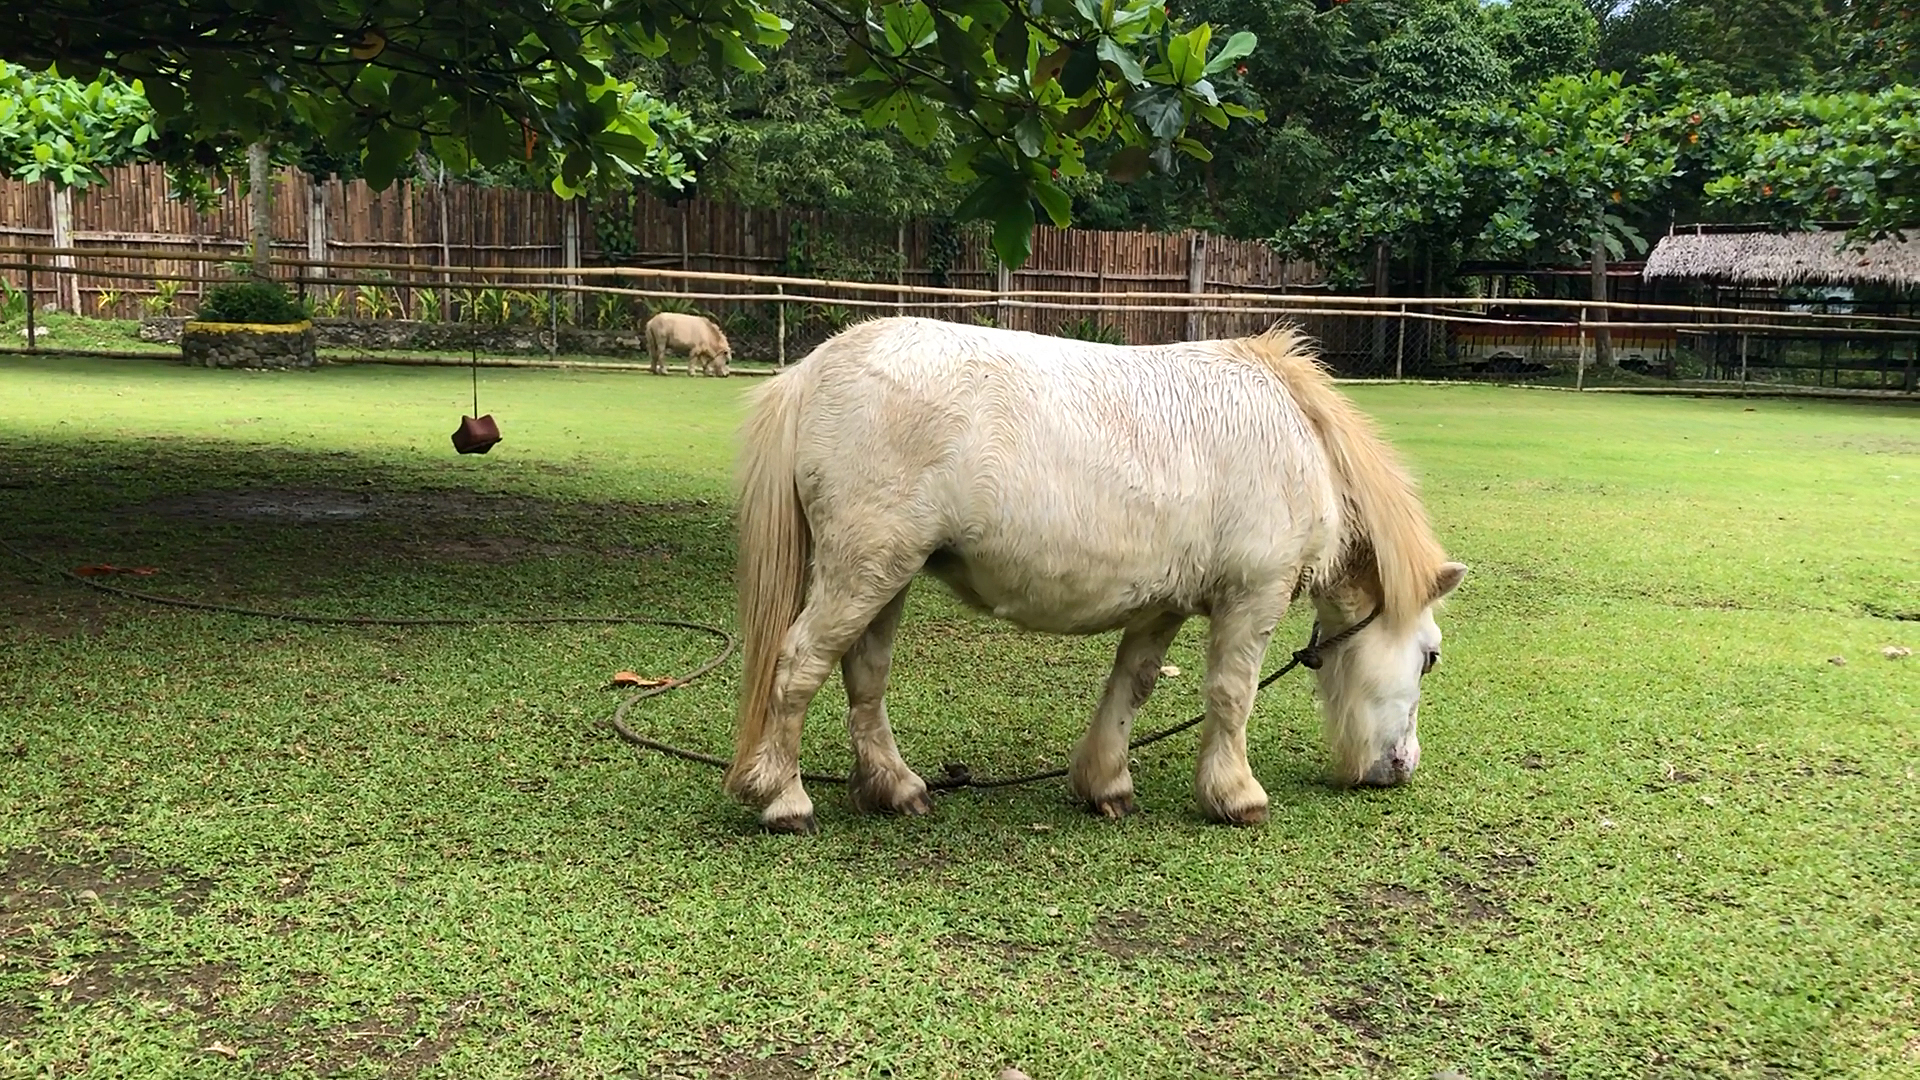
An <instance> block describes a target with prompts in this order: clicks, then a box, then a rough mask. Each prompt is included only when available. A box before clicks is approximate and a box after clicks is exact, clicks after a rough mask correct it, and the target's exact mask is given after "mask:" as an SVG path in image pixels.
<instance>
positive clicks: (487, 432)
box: [453, 413, 500, 454]
mask: <svg viewBox="0 0 1920 1080" xmlns="http://www.w3.org/2000/svg"><path fill="white" fill-rule="evenodd" d="M499 441H500V425H499V424H496V423H494V422H493V414H492V413H488V414H487V415H485V416H481V417H472V416H463V417H461V418H460V430H458V431H455V432H454V433H453V448H454V449H455V450H457V451H459V452H460V453H462V454H484V453H486V452H487V451H489V450H491V449H493V444H494V443H497V442H499Z"/></svg>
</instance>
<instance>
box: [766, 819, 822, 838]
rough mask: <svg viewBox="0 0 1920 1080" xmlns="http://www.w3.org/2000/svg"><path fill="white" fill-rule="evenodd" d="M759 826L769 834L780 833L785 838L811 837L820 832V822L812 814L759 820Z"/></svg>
mask: <svg viewBox="0 0 1920 1080" xmlns="http://www.w3.org/2000/svg"><path fill="white" fill-rule="evenodd" d="M760 825H761V827H763V828H765V829H766V830H767V831H768V832H770V833H782V834H785V835H787V836H812V835H814V834H815V833H817V832H819V831H820V821H819V819H818V818H816V817H814V815H812V814H789V815H786V816H783V817H770V818H761V819H760Z"/></svg>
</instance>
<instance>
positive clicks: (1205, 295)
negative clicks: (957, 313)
mask: <svg viewBox="0 0 1920 1080" xmlns="http://www.w3.org/2000/svg"><path fill="white" fill-rule="evenodd" d="M0 255H22V256H43V255H44V256H50V257H71V258H89V259H125V260H149V261H156V262H202V263H207V262H217V263H231V262H234V261H235V259H234V257H233V256H232V255H231V254H219V253H207V252H193V251H158V250H152V249H140V248H123V249H111V250H109V249H101V248H75V247H66V248H55V247H30V246H24V245H0ZM269 261H270V262H271V263H272V264H273V265H275V266H285V267H299V268H308V269H313V268H318V269H323V270H333V269H339V270H362V271H372V272H383V273H395V272H399V273H432V274H436V275H459V276H461V277H478V278H489V277H515V278H525V277H541V278H557V277H563V278H571V279H583V278H603V277H611V278H614V279H616V280H617V279H619V278H623V277H630V278H643V279H644V278H652V279H659V280H671V281H703V282H723V283H730V284H741V285H773V286H778V287H781V288H785V287H788V286H800V287H807V288H817V289H818V288H824V289H843V290H852V291H860V292H875V293H883V294H888V295H893V296H904V295H918V296H938V297H950V298H953V299H955V300H990V301H993V302H995V303H1013V302H1016V301H1020V300H1028V301H1039V300H1054V299H1060V298H1071V299H1078V300H1083V301H1085V300H1088V299H1089V298H1094V300H1095V302H1093V303H1085V302H1083V303H1081V304H1077V305H1070V306H1069V307H1068V308H1067V309H1068V310H1085V309H1087V308H1089V307H1104V308H1105V309H1106V310H1113V311H1124V310H1146V309H1142V308H1128V307H1124V306H1120V305H1114V304H1110V303H1104V302H1105V301H1114V300H1121V301H1135V300H1188V301H1198V300H1204V301H1215V302H1219V301H1228V302H1236V301H1237V302H1244V303H1249V304H1271V305H1286V306H1288V307H1290V308H1291V307H1293V306H1294V305H1321V306H1323V307H1327V306H1332V307H1336V308H1338V309H1343V310H1334V311H1331V312H1304V311H1295V312H1294V313H1296V314H1307V313H1322V314H1343V315H1351V314H1361V313H1362V312H1361V311H1358V310H1344V309H1370V308H1381V309H1388V310H1389V311H1390V312H1391V313H1392V314H1394V315H1396V316H1398V315H1400V314H1401V312H1400V311H1399V309H1400V308H1402V307H1445V306H1449V305H1457V304H1459V303H1460V302H1461V301H1462V299H1470V300H1472V302H1475V303H1482V304H1498V305H1500V306H1502V307H1549V308H1586V309H1602V310H1614V311H1642V312H1663V313H1675V314H1688V315H1727V316H1733V317H1735V318H1742V319H1743V318H1750V317H1752V316H1753V315H1754V314H1756V312H1755V311H1754V309H1751V308H1729V307H1714V306H1706V305H1694V304H1639V303H1632V302H1627V301H1619V300H1574V299H1566V300H1562V299H1543V298H1539V297H1526V298H1513V297H1502V298H1499V299H1497V300H1495V299H1491V298H1485V299H1483V298H1477V297H1475V298H1463V297H1458V296H1449V297H1407V296H1335V295H1328V294H1326V293H1319V294H1311V295H1299V294H1287V293H1277V294H1276V293H1266V292H1232V293H1216V292H1200V293H1195V292H1171V291H1169V292H1107V293H1088V292H1082V291H1075V290H1061V289H1009V290H1007V291H1005V292H1001V291H998V290H993V289H964V288H956V287H951V286H933V285H904V284H899V283H896V282H885V281H835V280H827V279H821V278H799V277H787V276H783V275H773V274H737V273H727V272H722V271H710V270H682V269H679V268H658V267H636V266H619V267H608V266H566V267H557V266H484V267H477V266H434V265H427V264H421V263H384V262H363V261H357V260H314V259H297V258H285V257H275V258H273V259H271V260H269ZM6 265H8V266H14V265H15V264H6ZM35 269H36V270H48V271H54V272H59V273H88V272H89V271H83V270H81V269H80V268H78V267H58V268H56V267H53V266H38V265H36V266H35ZM92 273H103V272H92ZM1034 273H1035V275H1036V276H1045V275H1046V274H1047V273H1049V272H1048V271H1044V270H1041V271H1035V272H1034ZM107 276H113V277H126V276H128V275H127V273H126V272H125V271H124V270H121V271H115V272H113V273H112V274H111V275H107ZM183 280H184V279H183ZM295 280H305V279H295ZM319 283H321V284H347V283H346V282H341V281H327V280H324V279H321V280H320V281H319ZM366 283H368V284H379V285H386V286H395V287H405V288H421V287H423V286H420V285H413V284H404V283H401V282H396V281H378V282H366ZM433 287H435V288H446V287H447V282H445V281H438V282H435V283H434V284H433ZM553 287H557V286H553ZM636 295H662V296H664V295H670V294H668V293H664V292H662V293H644V292H639V293H636ZM673 295H680V296H689V295H691V294H688V293H678V294H673ZM703 295H707V296H711V297H713V298H717V299H727V300H762V301H765V300H774V299H776V298H777V297H784V299H785V300H788V301H798V302H806V303H824V304H843V305H848V304H853V303H854V301H852V300H851V299H850V298H832V299H805V300H802V299H801V298H800V297H799V296H797V295H796V294H793V293H785V294H776V295H775V296H769V295H765V294H759V295H754V294H741V293H713V294H703ZM869 303H871V304H873V305H875V306H900V305H901V304H902V303H911V302H907V301H898V300H889V301H872V302H869ZM914 306H922V307H934V306H946V307H955V306H960V305H958V304H953V303H946V304H940V303H935V302H933V301H927V302H924V303H920V304H916V305H914ZM1152 310H1155V311H1164V312H1167V313H1179V312H1183V311H1193V310H1196V309H1194V308H1191V307H1187V308H1183V307H1175V306H1165V307H1154V308H1152ZM1223 310H1232V311H1241V312H1247V311H1248V310H1249V309H1223ZM1250 313H1253V314H1258V313H1260V312H1259V311H1258V310H1257V309H1253V310H1251V312H1250ZM1422 314H1423V313H1418V312H1414V311H1407V312H1405V315H1406V317H1408V318H1415V317H1417V316H1419V315H1422ZM1766 314H1767V315H1769V316H1773V317H1787V318H1790V319H1807V320H1849V321H1870V322H1880V323H1892V324H1897V325H1902V326H1909V325H1910V326H1920V319H1915V318H1908V317H1903V316H1892V315H1852V314H1838V313H1829V312H1801V311H1794V312H1788V311H1772V312H1767V313H1766ZM1480 321H1501V320H1480ZM1506 325H1525V324H1523V323H1507V324H1506ZM1549 325H1556V326H1558V325H1563V324H1562V323H1559V322H1555V323H1552V324H1549ZM1588 325H1589V326H1596V327H1598V326H1607V327H1611V326H1615V325H1620V324H1616V323H1597V322H1591V323H1589V324H1588ZM1625 325H1629V326H1633V325H1641V326H1645V325H1648V324H1644V323H1639V324H1635V323H1629V324H1625ZM1688 325H1694V324H1688Z"/></svg>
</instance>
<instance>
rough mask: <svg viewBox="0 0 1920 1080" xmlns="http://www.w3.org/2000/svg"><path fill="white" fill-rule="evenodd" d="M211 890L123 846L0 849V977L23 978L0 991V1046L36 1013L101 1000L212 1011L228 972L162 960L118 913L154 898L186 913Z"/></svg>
mask: <svg viewBox="0 0 1920 1080" xmlns="http://www.w3.org/2000/svg"><path fill="white" fill-rule="evenodd" d="M212 889H213V883H212V882H210V881H207V880H206V879H204V878H198V877H194V876H192V875H186V874H180V873H176V872H172V871H168V870H166V869H164V868H161V867H157V866H154V865H152V864H150V863H147V862H145V861H143V860H142V859H141V858H140V857H139V856H138V855H137V854H136V853H134V852H130V851H125V850H116V851H111V852H108V853H106V854H104V855H97V856H88V857H79V858H67V857H61V856H56V855H53V854H50V853H48V852H45V851H34V850H21V851H10V852H6V853H4V854H3V855H0V974H6V975H9V976H23V977H24V980H23V981H24V982H25V983H26V985H27V987H28V989H26V990H24V991H13V992H10V993H9V994H8V995H7V996H6V997H4V998H0V1043H4V1042H5V1041H8V1040H14V1039H21V1038H26V1037H28V1036H29V1035H30V1033H31V1031H32V1029H33V1028H34V1027H35V1026H36V1025H37V1024H38V1023H39V1020H40V1017H41V1014H42V1011H43V1010H49V1009H50V1010H63V1009H71V1008H75V1007H84V1006H88V1005H94V1004H99V1003H103V1002H108V1001H126V1002H131V1001H157V1002H163V1003H166V1004H167V1005H170V1006H173V1007H178V1008H185V1009H188V1010H203V1009H206V1008H210V1007H211V1005H212V1003H213V1002H214V1000H215V999H217V997H218V996H219V991H220V987H221V985H222V984H223V983H224V982H225V981H226V979H227V977H228V974H229V972H228V971H227V969H226V968H225V967H223V966H222V965H218V964H207V963H192V962H189V963H185V964H182V963H166V962H162V961H161V960H159V959H157V958H155V957H152V956H150V955H149V954H148V953H147V951H146V950H145V949H144V948H143V946H142V944H141V943H140V942H139V941H138V940H137V939H136V938H135V937H134V936H133V935H132V934H131V933H129V932H128V931H127V930H126V929H124V928H123V927H122V926H121V925H120V923H119V915H120V913H121V912H124V911H126V910H127V909H130V908H133V907H136V906H152V905H163V906H166V907H169V908H172V909H173V910H174V911H176V912H178V913H181V914H191V913H192V912H193V911H195V910H197V909H199V908H200V907H201V906H202V905H203V904H204V903H205V902H206V899H207V897H208V895H209V894H210V893H211V892H212ZM10 981H12V980H10Z"/></svg>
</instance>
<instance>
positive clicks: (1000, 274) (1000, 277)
mask: <svg viewBox="0 0 1920 1080" xmlns="http://www.w3.org/2000/svg"><path fill="white" fill-rule="evenodd" d="M993 287H994V288H995V289H997V290H998V291H999V293H1000V299H999V300H998V301H997V302H996V303H995V305H994V309H993V322H994V325H995V326H999V327H1001V328H1002V329H1004V328H1006V325H1007V314H1008V312H1009V311H1010V310H1011V309H1009V308H1008V307H1007V294H1008V293H1010V292H1012V291H1013V271H1012V270H1009V269H1007V264H1006V263H1003V262H1000V261H999V259H998V258H996V259H995V260H994V272H993Z"/></svg>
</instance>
